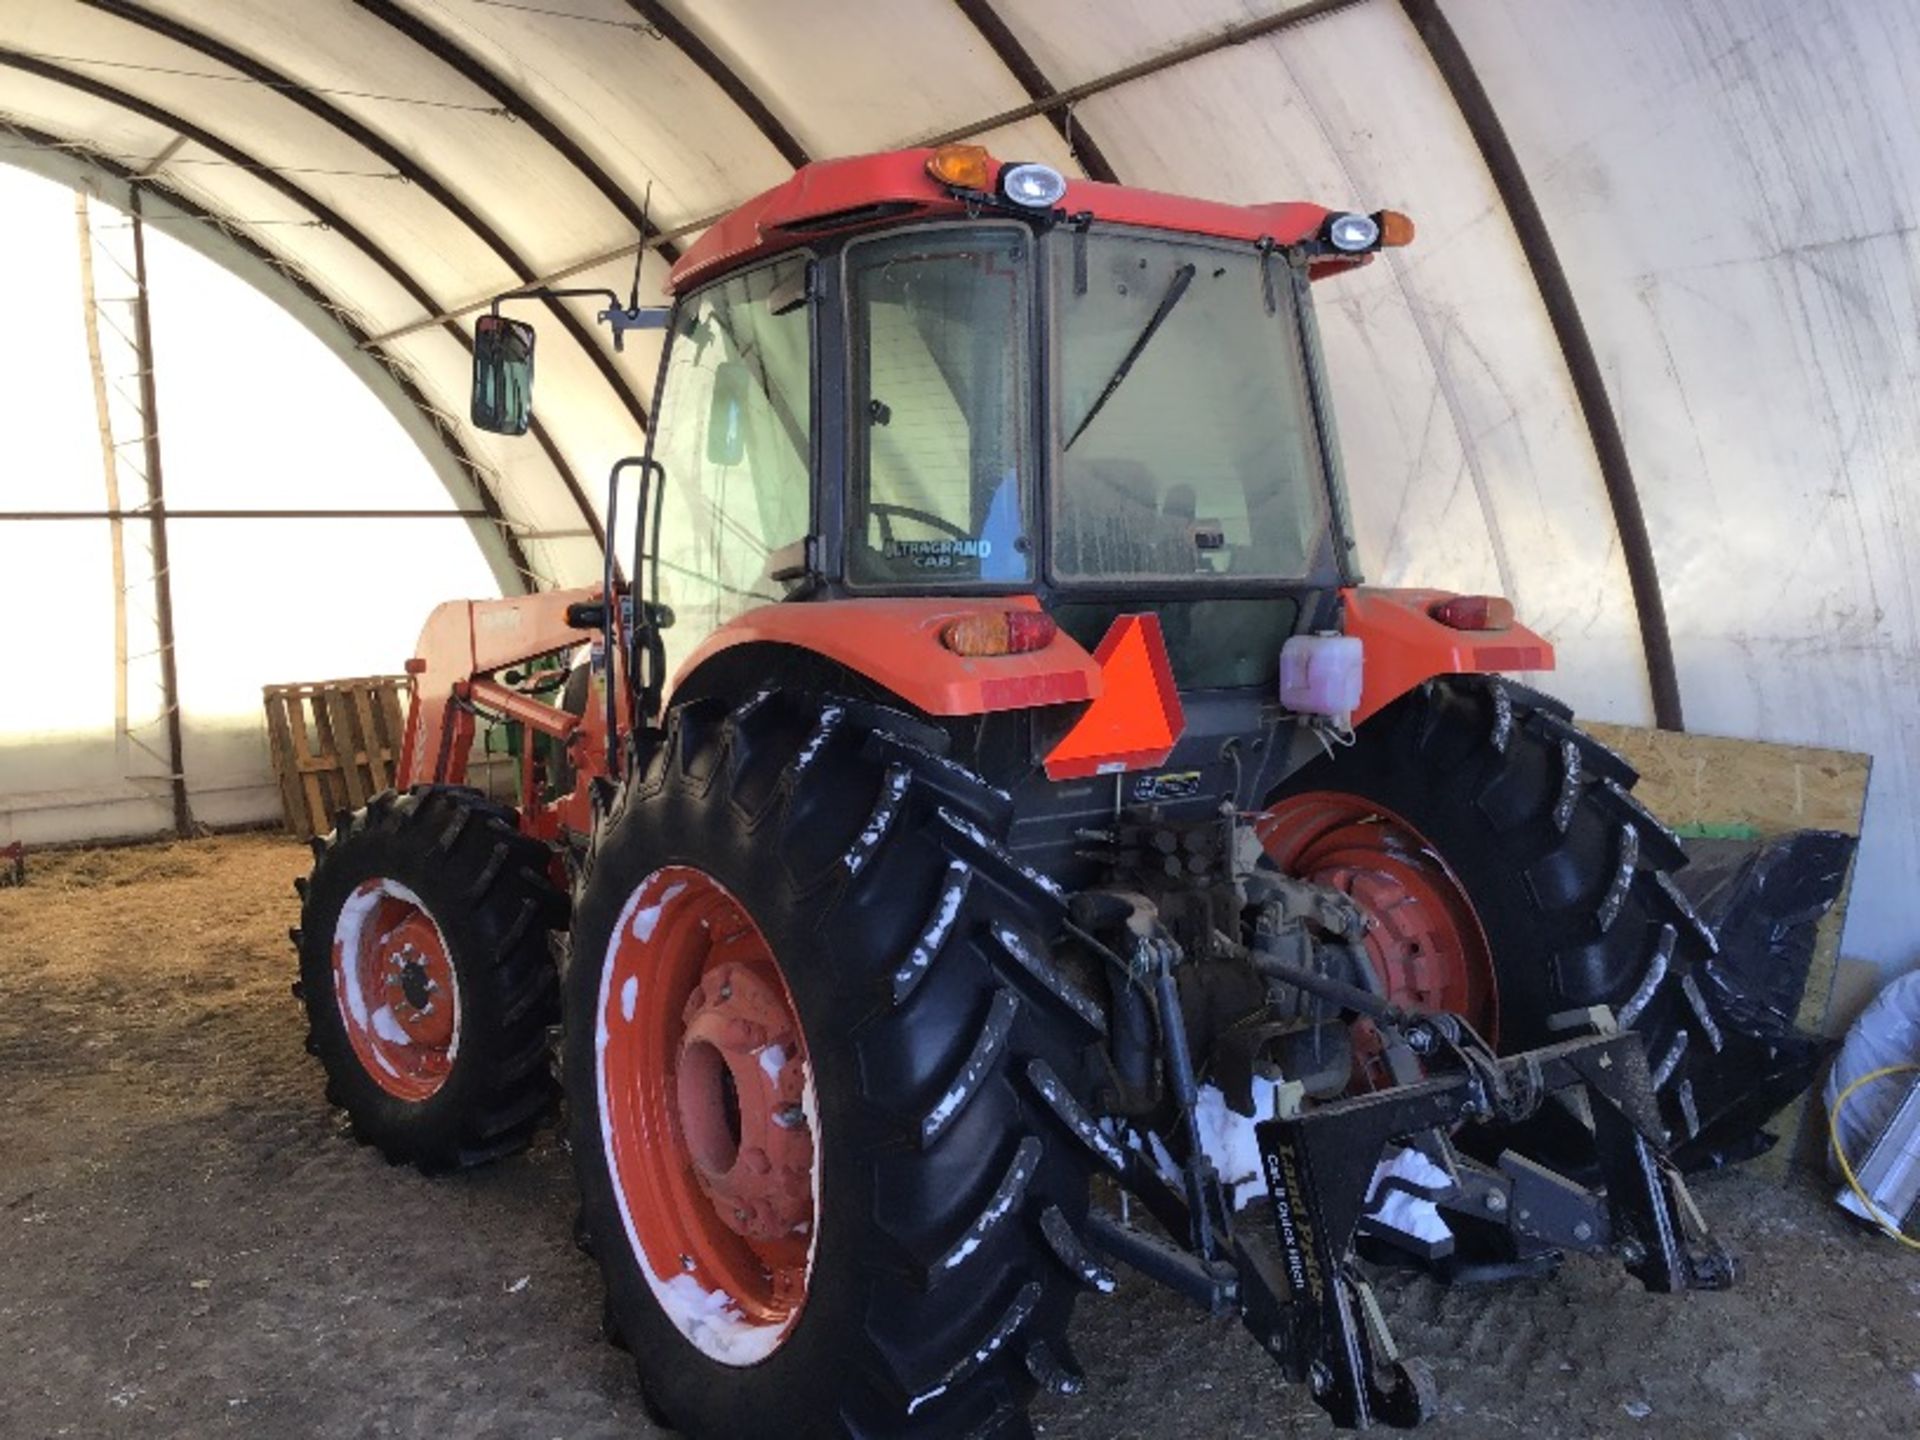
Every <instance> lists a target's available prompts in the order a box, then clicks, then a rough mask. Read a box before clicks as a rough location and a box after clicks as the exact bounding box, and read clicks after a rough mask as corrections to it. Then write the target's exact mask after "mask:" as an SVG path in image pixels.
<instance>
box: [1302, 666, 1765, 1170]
mask: <svg viewBox="0 0 1920 1440" xmlns="http://www.w3.org/2000/svg"><path fill="white" fill-rule="evenodd" d="M1572 715H1573V712H1572V711H1571V710H1569V709H1568V708H1567V707H1566V706H1564V705H1562V704H1561V703H1560V702H1559V701H1557V700H1554V699H1552V698H1551V697H1549V696H1546V695H1542V694H1540V693H1539V692H1538V691H1534V690H1531V689H1528V688H1527V687H1525V686H1522V685H1518V684H1515V683H1514V682H1512V681H1508V680H1502V679H1499V678H1496V677H1482V676H1447V677H1443V678H1441V679H1437V680H1432V681H1429V682H1427V683H1426V684H1425V685H1423V686H1421V687H1420V688H1419V689H1418V690H1415V691H1413V692H1412V693H1410V694H1408V695H1406V696H1404V697H1403V698H1401V699H1400V700H1397V701H1395V702H1394V703H1393V704H1392V705H1390V706H1388V707H1387V708H1386V709H1384V710H1382V711H1381V712H1380V713H1379V714H1378V715H1375V716H1373V717H1372V718H1371V719H1369V720H1368V721H1367V722H1366V723H1365V724H1364V725H1362V726H1361V727H1360V729H1359V731H1358V735H1357V739H1356V741H1355V743H1354V744H1353V745H1352V746H1351V747H1350V748H1345V749H1340V750H1337V751H1335V752H1334V753H1333V754H1332V755H1330V756H1327V757H1325V758H1322V759H1319V760H1316V761H1314V762H1313V763H1312V764H1310V765H1307V766H1305V767H1303V768H1302V769H1301V770H1300V771H1299V772H1297V773H1296V774H1294V775H1293V776H1291V777H1289V778H1288V780H1287V781H1286V782H1285V784H1283V785H1282V786H1281V787H1280V788H1279V790H1278V791H1277V792H1276V793H1275V795H1274V797H1273V799H1272V800H1271V801H1270V802H1269V803H1270V804H1280V803H1284V802H1287V801H1289V800H1292V801H1295V802H1296V804H1298V802H1299V800H1300V797H1304V796H1309V795H1312V794H1314V793H1316V792H1319V793H1322V794H1331V795H1344V796H1349V797H1354V798H1355V799H1357V800H1358V801H1360V802H1363V808H1364V807H1365V806H1371V807H1377V810H1378V811H1379V812H1380V814H1381V816H1382V817H1384V818H1383V819H1382V820H1381V821H1380V822H1379V823H1381V824H1382V825H1383V826H1384V825H1386V824H1388V823H1391V820H1392V819H1395V818H1397V819H1398V820H1400V821H1404V822H1406V824H1407V825H1408V826H1409V827H1410V828H1411V829H1412V830H1413V831H1415V832H1417V838H1418V839H1423V840H1424V841H1425V842H1427V844H1428V845H1430V846H1431V849H1432V851H1433V853H1434V854H1435V855H1437V856H1438V858H1439V860H1440V862H1441V863H1442V864H1443V865H1444V866H1445V868H1446V870H1447V871H1450V872H1451V874H1452V876H1453V877H1454V879H1455V880H1456V881H1457V883H1458V886H1459V889H1460V891H1461V892H1463V894H1464V897H1465V899H1466V901H1467V902H1468V904H1469V905H1470V906H1471V909H1472V912H1473V914H1474V915H1475V916H1476V917H1477V919H1478V923H1479V926H1480V928H1481V929H1482V931H1483V932H1484V935H1485V942H1486V948H1487V951H1488V952H1489V953H1490V956H1491V965H1492V972H1493V980H1494V992H1495V997H1494V1003H1495V1004H1496V1005H1497V1025H1498V1038H1499V1048H1500V1049H1501V1050H1503V1051H1517V1050H1523V1049H1528V1048H1531V1047H1533V1046H1538V1045H1543V1044H1547V1043H1549V1042H1551V1041H1554V1040H1559V1039H1565V1038H1567V1033H1566V1032H1564V1031H1562V1032H1556V1031H1554V1030H1553V1029H1552V1028H1551V1027H1550V1025H1549V1023H1548V1022H1549V1020H1550V1019H1551V1018H1552V1017H1553V1016H1555V1015H1558V1014H1561V1013H1562V1012H1567V1011H1576V1010H1581V1009H1584V1008H1586V1007H1588V1006H1593V1005H1606V1006H1609V1007H1611V1008H1612V1010H1613V1012H1614V1014H1615V1016H1616V1018H1617V1019H1618V1020H1619V1021H1620V1023H1621V1024H1622V1025H1623V1026H1626V1027H1630V1028H1632V1029H1633V1030H1635V1031H1637V1032H1638V1033H1639V1034H1640V1035H1641V1036H1642V1037H1643V1039H1644V1040H1645V1043H1646V1050H1647V1064H1648V1067H1649V1069H1650V1070H1651V1071H1652V1073H1653V1076H1654V1079H1655V1081H1656V1085H1657V1089H1658V1091H1659V1098H1660V1102H1661V1108H1662V1111H1663V1114H1664V1115H1665V1117H1666V1120H1667V1123H1668V1126H1669V1129H1670V1130H1671V1131H1672V1133H1673V1135H1674V1138H1675V1141H1676V1144H1685V1143H1686V1142H1689V1141H1692V1142H1694V1143H1695V1144H1696V1145H1700V1144H1704V1143H1706V1142H1707V1141H1709V1140H1716V1139H1718V1140H1724V1139H1726V1138H1728V1137H1725V1136H1720V1137H1714V1136H1710V1135H1708V1134H1707V1133H1706V1131H1707V1130H1708V1129H1709V1128H1710V1127H1711V1122H1712V1119H1713V1117H1712V1116H1703V1115H1701V1114H1699V1113H1698V1111H1697V1108H1696V1104H1695V1098H1694V1091H1693V1086H1692V1083H1691V1080H1690V1078H1689V1074H1688V1067H1689V1057H1690V1056H1692V1057H1698V1056H1699V1055H1701V1054H1703V1053H1709V1052H1711V1051H1713V1050H1715V1049H1718V1048H1719V1046H1720V1045H1721V1044H1722V1043H1723V1039H1724V1030H1725V1022H1724V1018H1723V1017H1720V1016H1718V1015H1716V1014H1715V1013H1714V1012H1713V1011H1712V1010H1711V1009H1710V1008H1709V1001H1708V999H1707V994H1708V993H1709V992H1708V991H1707V990H1706V989H1703V988H1702V986H1701V983H1700V979H1699V973H1697V972H1701V967H1703V965H1704V962H1705V961H1706V960H1707V958H1708V957H1709V956H1711V955H1712V954H1713V952H1714V950H1715V949H1716V948H1717V947H1716V942H1715V939H1714V937H1713V934H1712V932H1711V931H1709V930H1708V929H1707V927H1706V926H1705V925H1704V924H1703V923H1702V922H1701V921H1700V919H1699V917H1698V916H1697V915H1696V914H1695V913H1694V911H1693V907H1692V906H1691V905H1690V904H1689V903H1688V901H1687V900H1686V898H1685V896H1684V895H1682V894H1681V892H1680V891H1679V889H1678V888H1677V887H1676V886H1675V885H1674V883H1673V881H1672V878H1671V875H1670V872H1671V871H1673V870H1675V869H1677V868H1679V867H1680V866H1682V865H1684V864H1685V863H1686V852H1685V851H1684V849H1683V848H1682V847H1681V845H1680V842H1679V839H1678V838H1677V837H1676V836H1675V835H1674V834H1673V832H1672V831H1670V830H1668V829H1667V828H1666V827H1665V826H1664V825H1662V824H1661V823H1660V822H1659V821H1658V820H1656V819H1655V818H1654V817H1653V816H1652V815H1651V814H1649V813H1648V812H1647V810H1646V809H1645V808H1644V807H1643V806H1641V805H1640V803H1639V802H1638V801H1636V800H1634V799H1633V797H1632V795H1631V793H1630V792H1631V790H1632V787H1633V784H1634V782H1635V781H1636V780H1637V779H1638V778H1639V777H1638V775H1637V773H1636V772H1635V771H1634V769H1633V767H1632V766H1631V765H1629V764H1628V763H1627V762H1626V761H1625V760H1624V759H1622V758H1621V757H1620V756H1619V755H1617V754H1615V753H1614V752H1613V751H1612V750H1610V749H1608V748H1607V747H1606V746H1605V745H1603V744H1602V743H1601V742H1600V741H1598V740H1596V739H1594V738H1593V737H1592V736H1591V735H1588V734H1586V733H1585V732H1584V731H1581V730H1579V729H1576V728H1575V727H1574V725H1573V724H1572V723H1571V721H1572ZM1289 848H1290V846H1289V843H1288V842H1282V843H1281V844H1280V847H1279V850H1280V853H1281V854H1283V855H1284V854H1285V853H1288V851H1289ZM1274 849H1275V846H1274V844H1273V843H1272V842H1271V841H1270V843H1269V850H1270V851H1273V850H1274ZM1468 1018H1469V1019H1473V1020H1475V1021H1476V1023H1479V1024H1483V1025H1486V1024H1487V1023H1488V1021H1489V1017H1488V1016H1487V1015H1485V1014H1482V1015H1480V1016H1473V1015H1469V1017H1468ZM1489 1028H1491V1027H1489Z"/></svg>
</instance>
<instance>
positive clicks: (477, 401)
mask: <svg viewBox="0 0 1920 1440" xmlns="http://www.w3.org/2000/svg"><path fill="white" fill-rule="evenodd" d="M472 415H473V423H474V424H475V425H477V426H479V427H480V428H481V429H482V430H490V431H492V432H493V433H494V434H495V435H524V434H526V433H527V427H528V426H529V425H531V424H532V423H533V326H531V325H529V324H527V323H526V322H525V321H524V320H509V319H508V318H507V317H506V316H504V315H492V314H488V315H482V316H481V317H480V318H479V319H478V320H476V321H474V322H473V408H472Z"/></svg>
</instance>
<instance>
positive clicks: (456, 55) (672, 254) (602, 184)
mask: <svg viewBox="0 0 1920 1440" xmlns="http://www.w3.org/2000/svg"><path fill="white" fill-rule="evenodd" d="M354 3H355V4H356V5H358V6H359V7H360V8H361V9H362V10H365V11H366V12H367V13H368V14H369V15H372V16H373V17H374V18H375V19H377V20H380V21H382V22H383V23H385V24H387V25H389V26H391V27H392V28H393V29H395V30H397V31H399V32H400V33H401V34H402V35H404V36H406V37H407V38H408V39H409V40H411V41H413V43H414V44H416V45H418V46H419V47H420V48H421V49H423V50H425V51H426V52H427V53H428V54H429V55H431V56H433V57H434V58H435V59H436V60H438V61H440V62H441V63H442V64H444V65H446V66H447V67H448V68H450V69H452V70H454V71H456V72H457V73H458V74H460V75H461V76H462V77H463V78H464V79H466V80H467V81H468V82H469V83H470V84H472V85H473V86H474V87H475V88H476V89H479V90H484V91H485V92H486V93H487V94H488V95H490V96H491V97H493V99H494V100H496V101H497V102H499V104H500V107H501V108H502V109H503V110H505V111H506V112H507V113H508V114H509V115H511V116H513V117H514V119H516V120H518V121H520V122H521V123H522V124H524V125H525V126H526V127H527V128H528V129H529V130H531V131H533V133H534V134H536V135H538V136H539V137H540V138H541V139H542V140H544V141H546V142H547V144H548V145H549V146H550V147H551V148H552V149H553V150H554V151H556V152H557V153H558V154H559V155H560V157H561V158H562V159H563V160H565V161H566V162H567V163H568V164H569V165H571V166H572V167H573V168H574V170H575V171H577V172H578V173H579V174H580V176H581V177H582V178H583V179H585V180H586V181H587V183H588V184H590V185H592V186H593V188H594V189H595V190H597V191H599V192H600V198H601V199H603V200H605V201H606V202H607V204H609V205H611V206H612V207H613V208H614V209H615V210H617V211H618V212H619V213H620V215H621V217H622V218H623V219H624V220H625V221H626V222H627V223H628V224H629V225H631V226H632V227H633V228H634V230H635V231H637V232H638V233H639V236H640V238H641V239H642V240H643V241H644V240H653V241H655V242H656V243H657V244H658V247H659V250H660V254H661V256H662V258H664V259H666V260H668V261H669V262H671V261H672V260H674V259H676V258H677V257H678V255H679V251H678V250H677V249H676V248H675V247H674V246H673V245H672V244H671V243H670V242H668V241H666V240H665V239H664V238H663V237H661V235H660V231H659V227H658V226H656V225H652V224H650V223H649V222H648V220H647V217H646V214H645V213H644V212H643V211H642V209H641V208H640V206H639V205H638V204H636V203H635V202H634V199H633V197H632V196H631V195H630V194H628V193H627V191H626V189H625V188H624V187H622V186H621V185H620V184H619V182H617V181H616V180H614V178H613V177H612V176H611V175H609V174H607V172H606V171H605V170H604V169H603V168H602V167H601V165H600V162H599V161H597V160H595V159H594V158H593V157H592V156H591V155H589V154H588V153H587V152H586V150H585V149H584V148H582V146H581V145H580V142H579V141H577V140H575V139H574V138H573V136H571V135H569V134H568V133H567V132H566V131H565V130H564V129H562V128H561V126H560V125H559V124H558V123H557V122H556V121H554V120H553V119H552V117H550V116H549V115H548V114H547V113H546V112H545V111H543V110H541V109H540V108H539V107H538V106H537V105H535V104H533V102H532V101H530V100H528V99H527V97H526V96H524V95H522V94H521V93H520V92H519V91H518V90H516V89H514V87H513V86H512V85H509V84H508V83H507V82H506V81H505V80H503V79H502V78H501V77H500V76H499V75H498V74H496V73H495V72H494V71H493V70H492V69H490V68H489V67H488V66H487V65H486V64H485V63H484V62H482V61H481V60H480V59H479V58H478V57H477V56H475V55H474V54H472V53H471V52H470V51H468V50H466V49H464V48H463V47H462V46H460V45H459V44H458V43H457V42H455V41H454V39H453V38H452V37H451V36H449V35H446V34H444V33H443V32H441V31H440V30H438V29H436V28H435V27H434V26H432V25H430V24H428V23H427V21H426V20H425V19H423V18H422V17H420V16H418V15H415V14H414V13H413V12H411V11H410V10H407V9H406V8H404V7H403V6H400V5H396V4H394V3H393V0H354Z"/></svg>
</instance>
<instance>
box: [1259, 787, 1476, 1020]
mask: <svg viewBox="0 0 1920 1440" xmlns="http://www.w3.org/2000/svg"><path fill="white" fill-rule="evenodd" d="M1257 829H1258V833H1259V835H1260V841H1261V844H1262V845H1263V846H1264V847H1265V848H1266V852H1267V856H1268V858H1269V859H1271V860H1272V861H1273V863H1274V864H1275V865H1276V866H1278V867H1279V868H1280V869H1281V870H1284V871H1285V872H1287V873H1288V874H1289V875H1297V876H1299V877H1300V878H1301V879H1303V880H1311V881H1313V882H1314V883H1316V884H1320V885H1327V886H1331V887H1332V888H1333V889H1335V890H1339V891H1341V892H1342V893H1343V894H1345V895H1347V896H1349V897H1351V898H1352V899H1353V900H1354V901H1356V902H1357V903H1358V904H1359V906H1360V908H1361V909H1362V910H1364V911H1366V913H1367V919H1368V921H1369V924H1368V926H1367V938H1366V948H1367V955H1368V958H1369V959H1370V960H1371V961H1372V963H1373V970H1374V974H1375V976H1376V977H1377V978H1378V979H1379V981H1380V984H1381V988H1382V989H1384V990H1385V991H1386V995H1387V998H1388V999H1389V1000H1391V1001H1392V1002H1393V1003H1394V1004H1396V1005H1399V1006H1402V1007H1404V1008H1408V1009H1415V1010H1450V1011H1452V1012H1454V1013H1455V1014H1457V1015H1462V1016H1464V1017H1466V1019H1467V1021H1468V1022H1469V1023H1470V1024H1471V1025H1472V1026H1473V1027H1474V1028H1475V1029H1476V1030H1478V1031H1479V1032H1480V1033H1481V1034H1482V1035H1484V1036H1485V1037H1486V1038H1487V1040H1488V1042H1489V1043H1495V1042H1497V1040H1498V1038H1499V1023H1500V1005H1499V989H1498V986H1497V985H1496V983H1495V979H1494V970H1493V956H1492V952H1491V950H1490V949H1489V948H1488V946H1487V937H1486V932H1485V930H1484V929H1483V928H1482V927H1481V924H1480V917H1479V915H1478V914H1477V913H1476V912H1475V911H1474V908H1473V903H1472V901H1470V900H1469V899H1468V898H1467V892H1466V889H1465V887H1464V886H1462V885H1461V883H1460V881H1459V878H1458V877H1457V876H1455V875H1454V873H1453V871H1452V870H1451V869H1449V868H1448V866H1447V863H1446V861H1444V860H1442V859H1441V858H1440V854H1439V852H1438V851H1437V850H1436V849H1435V848H1434V847H1433V845H1432V843H1431V842H1430V841H1428V839H1427V838H1426V837H1425V836H1424V835H1422V834H1421V833H1420V832H1419V830H1417V829H1416V828H1415V827H1414V826H1413V825H1412V824H1411V823H1409V822H1408V821H1407V820H1406V819H1404V818H1403V817H1402V816H1399V815H1396V814H1394V812H1393V811H1391V810H1389V809H1387V808H1386V807H1385V806H1383V805H1378V804H1376V803H1374V802H1373V801H1371V800H1367V799H1364V798H1362V797H1361V796H1358V795H1349V794H1345V793H1343V792H1341V791H1337V790H1313V791H1308V792H1306V793H1305V794H1301V795H1291V796H1288V797H1287V798H1286V799H1285V800H1282V801H1281V802H1280V803H1279V804H1278V805H1275V806H1274V807H1273V808H1272V809H1270V810H1268V811H1267V813H1266V814H1265V815H1263V816H1262V817H1261V818H1260V820H1259V822H1258V826H1257Z"/></svg>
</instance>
